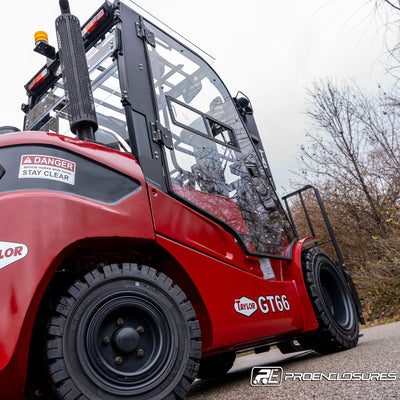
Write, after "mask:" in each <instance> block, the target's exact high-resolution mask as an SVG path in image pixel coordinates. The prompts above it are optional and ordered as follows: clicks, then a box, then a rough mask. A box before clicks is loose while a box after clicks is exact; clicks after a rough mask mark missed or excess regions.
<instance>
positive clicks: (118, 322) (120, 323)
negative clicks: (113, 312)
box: [117, 318, 125, 326]
mask: <svg viewBox="0 0 400 400" xmlns="http://www.w3.org/2000/svg"><path fill="white" fill-rule="evenodd" d="M124 323H125V321H124V320H123V319H122V318H118V319H117V325H118V326H122V325H124Z"/></svg>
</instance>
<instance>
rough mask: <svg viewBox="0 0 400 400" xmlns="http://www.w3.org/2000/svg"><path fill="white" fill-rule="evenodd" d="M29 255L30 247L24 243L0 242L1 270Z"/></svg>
mask: <svg viewBox="0 0 400 400" xmlns="http://www.w3.org/2000/svg"><path fill="white" fill-rule="evenodd" d="M27 254H28V247H27V246H26V245H24V244H22V243H12V242H1V241H0V269H2V268H4V267H7V265H10V264H12V263H14V262H15V261H18V260H21V258H24V257H25V256H26V255H27Z"/></svg>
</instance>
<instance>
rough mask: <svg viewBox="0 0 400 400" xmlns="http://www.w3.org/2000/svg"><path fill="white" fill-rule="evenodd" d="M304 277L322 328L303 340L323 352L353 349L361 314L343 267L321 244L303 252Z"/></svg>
mask: <svg viewBox="0 0 400 400" xmlns="http://www.w3.org/2000/svg"><path fill="white" fill-rule="evenodd" d="M302 266H303V275H304V281H305V284H306V286H307V291H308V294H309V296H310V300H311V303H312V306H313V309H314V312H315V315H316V317H317V321H318V324H319V328H318V330H317V331H315V332H310V333H309V334H307V335H305V336H304V337H303V338H301V339H299V342H300V343H301V345H302V346H303V347H306V348H313V349H315V350H316V351H318V352H320V353H332V352H335V351H339V350H345V349H350V348H352V347H355V346H356V345H357V343H358V318H357V313H356V309H355V306H354V302H353V299H352V296H351V293H350V291H349V288H348V286H347V284H346V281H345V279H344V276H343V274H342V272H341V271H340V269H339V268H338V267H337V266H336V265H335V263H334V262H333V261H332V259H331V258H330V257H329V256H328V255H327V254H326V253H324V252H323V251H321V250H320V249H319V248H317V247H314V248H312V249H310V250H306V251H304V252H303V254H302Z"/></svg>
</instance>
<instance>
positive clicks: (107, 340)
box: [103, 336, 111, 344]
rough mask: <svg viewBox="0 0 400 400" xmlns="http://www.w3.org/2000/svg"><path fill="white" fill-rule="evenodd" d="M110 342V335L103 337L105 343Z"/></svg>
mask: <svg viewBox="0 0 400 400" xmlns="http://www.w3.org/2000/svg"><path fill="white" fill-rule="evenodd" d="M110 342H111V339H110V338H109V337H108V336H106V337H104V338H103V343H104V344H110Z"/></svg>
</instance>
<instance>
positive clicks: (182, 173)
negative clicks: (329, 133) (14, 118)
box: [0, 0, 364, 400]
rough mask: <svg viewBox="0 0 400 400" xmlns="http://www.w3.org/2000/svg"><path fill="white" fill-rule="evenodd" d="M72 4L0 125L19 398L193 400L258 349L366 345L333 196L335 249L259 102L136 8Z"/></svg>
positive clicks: (9, 340) (11, 375) (1, 253)
mask: <svg viewBox="0 0 400 400" xmlns="http://www.w3.org/2000/svg"><path fill="white" fill-rule="evenodd" d="M60 8H61V15H60V16H59V17H58V18H57V20H56V32H57V42H58V51H57V50H56V49H55V48H54V47H53V46H51V45H50V44H49V43H48V41H47V38H46V35H45V34H44V33H38V34H37V41H36V47H35V51H37V52H38V53H40V54H42V55H43V56H44V57H45V58H46V63H45V65H44V66H43V68H42V69H41V70H40V71H38V73H37V74H36V75H35V76H34V77H33V78H32V79H31V80H30V81H29V82H28V83H27V84H26V91H27V95H28V101H27V103H26V104H24V105H23V106H22V109H23V111H24V113H25V114H26V116H25V120H24V128H23V131H22V132H21V131H19V129H17V128H14V127H10V126H4V127H2V128H0V221H1V227H2V229H1V236H0V399H3V400H12V399H18V400H19V399H70V400H117V399H135V400H144V399H152V400H156V399H183V398H185V396H186V395H187V394H188V392H189V391H190V387H191V384H192V382H193V381H194V380H195V379H196V378H201V379H206V378H208V377H214V376H218V375H223V374H225V373H227V372H228V370H229V369H230V368H231V367H232V365H233V362H234V360H235V357H236V354H237V353H238V352H243V351H246V350H254V351H255V352H257V353H258V352H261V351H267V350H268V349H269V348H270V346H272V345H277V346H278V347H279V348H280V349H281V350H282V351H283V352H289V351H297V350H301V349H314V350H315V351H317V352H320V353H330V352H336V351H340V350H346V349H349V348H352V347H354V346H356V345H357V342H358V337H359V322H360V323H363V322H364V321H363V317H362V310H361V306H360V302H359V299H358V297H357V293H356V290H355V288H354V284H353V282H352V280H351V277H350V275H349V274H348V273H347V271H346V270H345V268H344V263H343V260H342V258H341V255H340V250H339V247H338V245H337V241H336V239H335V237H334V234H333V231H332V229H331V227H330V224H329V220H328V218H327V216H326V213H325V210H324V209H323V204H322V201H321V199H320V197H318V196H319V193H318V192H317V191H316V190H315V194H316V195H317V197H318V199H319V204H320V207H321V211H322V212H323V215H324V218H325V222H326V224H327V226H328V228H329V231H330V234H331V235H330V242H331V243H333V244H334V247H335V250H336V253H335V254H336V255H335V256H330V255H328V254H327V253H326V252H324V251H323V250H321V248H320V247H321V243H320V242H319V241H318V239H317V238H316V237H315V236H316V235H315V234H314V233H313V234H312V235H310V237H305V238H299V237H298V235H297V232H296V228H295V224H294V220H293V218H292V215H291V213H290V210H287V211H285V209H284V207H283V205H282V203H281V201H280V199H279V198H278V196H277V194H276V191H275V187H274V183H273V180H272V177H271V173H270V170H269V167H268V162H267V159H266V157H265V152H264V148H263V145H262V143H261V140H260V135H259V132H258V130H257V127H256V124H255V121H254V117H253V110H252V106H251V103H250V101H249V99H248V98H247V97H246V96H244V95H242V94H239V95H237V96H236V97H235V98H232V97H231V95H230V94H229V92H228V90H227V89H226V87H225V86H224V84H223V82H222V81H221V79H220V78H219V76H218V75H217V74H216V73H215V71H214V70H213V69H212V68H211V67H210V66H209V65H208V64H207V62H206V61H205V60H204V57H201V56H200V55H199V54H197V53H198V51H194V50H193V49H192V48H191V46H188V45H186V44H185V43H184V40H183V39H182V38H178V39H177V38H174V37H173V36H171V35H170V34H169V32H168V29H165V28H164V27H158V26H157V24H154V23H153V22H151V21H150V20H149V18H147V19H146V18H144V17H143V16H141V15H140V14H139V13H138V12H137V11H135V10H134V9H132V8H131V7H130V6H129V4H127V3H125V2H122V1H121V2H120V1H116V2H114V3H113V4H111V3H109V2H105V3H104V4H103V5H102V6H101V7H100V8H99V9H98V10H97V11H96V12H95V13H94V14H93V15H92V17H91V18H90V19H89V20H88V21H87V22H86V23H85V24H83V25H82V26H81V24H80V22H79V20H78V19H77V18H76V17H75V16H74V15H72V14H71V12H70V9H69V4H68V1H66V0H60ZM308 189H310V188H306V189H302V190H301V191H298V192H295V193H294V194H293V195H296V196H300V199H301V198H302V197H301V196H302V194H303V190H308ZM311 189H313V188H311ZM288 198H289V196H287V197H286V198H285V202H287V199H288ZM336 256H337V257H336ZM336 258H337V259H336Z"/></svg>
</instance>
